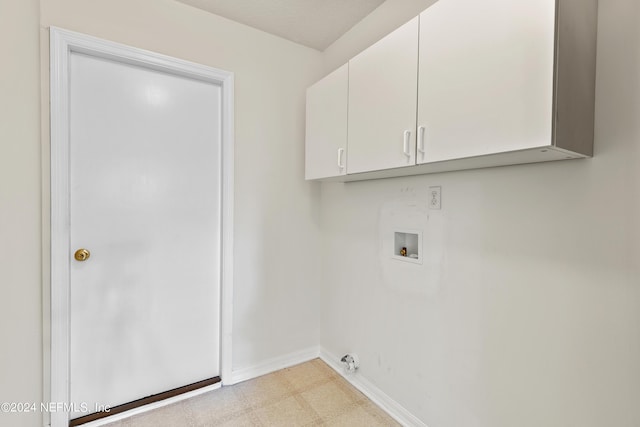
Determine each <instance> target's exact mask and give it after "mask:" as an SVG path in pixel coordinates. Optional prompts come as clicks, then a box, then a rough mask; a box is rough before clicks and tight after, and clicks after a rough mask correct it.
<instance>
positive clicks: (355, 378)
mask: <svg viewBox="0 0 640 427" xmlns="http://www.w3.org/2000/svg"><path fill="white" fill-rule="evenodd" d="M319 353H320V359H322V360H323V361H324V362H325V363H326V364H327V365H329V366H330V367H331V368H333V370H335V371H336V372H337V373H338V374H340V375H341V376H342V377H343V378H344V379H345V380H347V381H348V382H349V383H350V384H351V385H352V386H354V387H355V388H357V389H358V390H360V391H361V392H362V394H364V395H365V396H367V397H368V398H369V399H370V400H371V401H372V402H373V403H375V404H376V405H378V406H379V407H380V408H381V409H382V410H384V411H385V412H386V413H387V414H389V416H391V417H392V418H393V419H395V420H396V421H397V422H399V423H400V424H402V425H403V426H405V427H427V425H426V424H425V423H423V422H422V421H420V420H419V419H418V418H417V417H416V416H415V415H413V414H412V413H411V412H409V411H408V410H407V409H405V408H404V407H403V406H402V405H400V404H399V403H398V402H396V401H395V400H393V399H392V398H391V397H389V396H388V395H387V394H386V393H384V392H383V391H382V390H380V389H379V388H378V387H376V386H375V385H374V384H373V383H371V382H369V381H368V380H367V379H365V378H363V377H362V375H360V374H358V373H357V372H356V373H354V374H346V373H345V371H344V369H343V364H342V362H340V357H337V356H335V355H333V354H331V353H329V352H328V351H327V350H326V349H324V348H322V347H321V348H320V352H319Z"/></svg>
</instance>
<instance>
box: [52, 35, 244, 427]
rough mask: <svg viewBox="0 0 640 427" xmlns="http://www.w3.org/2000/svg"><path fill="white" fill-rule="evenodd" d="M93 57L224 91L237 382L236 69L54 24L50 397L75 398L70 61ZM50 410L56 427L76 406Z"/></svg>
mask: <svg viewBox="0 0 640 427" xmlns="http://www.w3.org/2000/svg"><path fill="white" fill-rule="evenodd" d="M72 52H77V53H83V54H88V55H91V56H95V57H100V58H106V59H111V60H115V61H118V62H122V63H126V64H131V65H136V66H141V67H145V68H149V69H153V70H157V71H164V72H168V73H170V74H174V75H179V76H183V77H187V78H192V79H197V80H200V81H205V82H210V83H213V84H216V85H218V86H219V87H220V88H221V97H222V98H221V123H220V124H221V134H220V137H221V145H222V146H221V169H222V170H221V174H220V177H221V185H220V187H221V188H220V200H221V212H220V213H221V248H220V254H221V260H220V266H221V268H220V270H221V271H220V292H221V295H220V343H219V348H220V377H221V380H222V384H223V385H224V384H226V383H228V382H230V381H231V373H232V367H231V355H232V353H231V344H232V342H231V340H232V334H231V332H232V328H231V321H232V319H233V317H232V308H233V200H234V193H233V188H234V183H233V163H234V161H233V158H234V152H233V147H234V132H233V129H234V127H233V126H234V119H233V112H234V105H233V98H234V96H233V91H234V75H233V73H232V72H228V71H223V70H219V69H215V68H212V67H208V66H204V65H200V64H196V63H193V62H188V61H184V60H181V59H177V58H172V57H170V56H166V55H162V54H159V53H155V52H150V51H147V50H143V49H139V48H135V47H131V46H127V45H123V44H120V43H115V42H111V41H108V40H103V39H100V38H96V37H93V36H88V35H85V34H81V33H76V32H73V31H68V30H64V29H61V28H57V27H51V28H50V61H51V62H50V84H51V93H50V95H51V116H50V119H51V175H50V176H51V187H50V192H51V193H50V194H51V211H50V215H51V216H50V220H51V223H50V224H51V260H50V261H51V307H50V309H51V313H50V315H51V353H50V355H51V368H50V380H51V383H50V387H51V390H50V391H51V394H50V398H51V399H50V400H51V402H65V403H71V404H73V402H70V401H69V399H70V394H69V393H70V387H69V374H70V366H69V363H70V362H69V355H70V348H69V345H70V309H71V306H70V298H69V297H70V271H69V270H70V261H71V253H70V250H71V248H70V246H69V236H70V215H69V200H70V197H69V196H70V195H69V188H70V187H69V185H70V179H69V87H70V80H69V78H70V75H69V60H70V56H71V53H72ZM62 409H63V410H62V411H55V412H52V413H51V426H52V427H67V426H68V425H69V411H68V410H67V409H66V408H62Z"/></svg>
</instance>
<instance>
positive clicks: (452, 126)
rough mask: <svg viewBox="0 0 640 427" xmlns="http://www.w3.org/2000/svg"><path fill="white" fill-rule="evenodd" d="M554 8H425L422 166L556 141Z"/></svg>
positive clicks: (547, 2)
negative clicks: (553, 116)
mask: <svg viewBox="0 0 640 427" xmlns="http://www.w3.org/2000/svg"><path fill="white" fill-rule="evenodd" d="M555 8H556V2H555V1H553V0H518V1H514V0H483V1H477V0H440V1H438V2H437V3H435V4H434V5H432V6H431V7H429V8H428V9H427V10H425V11H424V12H422V14H421V15H420V66H419V70H420V74H419V79H418V81H419V84H418V87H419V92H418V132H419V135H418V159H417V162H418V163H429V162H437V161H443V160H450V159H460V158H464V157H472V156H481V155H487V154H494V153H501V152H506V151H516V150H522V149H527V148H532V147H540V146H547V145H549V143H550V141H551V140H552V128H551V124H552V122H553V121H552V108H553V83H554V82H553V66H554V36H553V35H554V27H555V25H556V19H555ZM560 31H562V30H560Z"/></svg>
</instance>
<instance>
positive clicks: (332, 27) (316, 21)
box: [177, 0, 384, 51]
mask: <svg viewBox="0 0 640 427" xmlns="http://www.w3.org/2000/svg"><path fill="white" fill-rule="evenodd" d="M177 1H179V2H181V3H184V4H188V5H190V6H193V7H197V8H199V9H203V10H206V11H208V12H212V13H215V14H216V15H220V16H223V17H225V18H228V19H231V20H233V21H237V22H240V23H243V24H246V25H249V26H251V27H254V28H258V29H260V30H262V31H266V32H268V33H271V34H275V35H277V36H280V37H283V38H285V39H289V40H291V41H294V42H296V43H300V44H303V45H305V46H309V47H312V48H314V49H318V50H321V51H322V50H325V49H326V48H327V47H328V46H329V45H330V44H331V43H333V42H334V41H336V40H337V39H338V38H340V36H342V35H343V34H344V33H346V32H347V31H348V30H349V29H350V28H351V27H353V26H354V25H355V24H356V23H358V22H359V21H360V20H361V19H362V18H364V17H365V16H367V15H368V14H369V13H370V12H372V11H373V10H374V9H375V8H377V7H378V6H379V5H380V4H382V3H383V2H384V0H177Z"/></svg>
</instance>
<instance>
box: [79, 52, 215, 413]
mask: <svg viewBox="0 0 640 427" xmlns="http://www.w3.org/2000/svg"><path fill="white" fill-rule="evenodd" d="M69 67H70V76H71V77H70V95H69V96H70V98H69V102H70V124H69V126H70V152H69V155H70V241H69V245H70V247H69V250H70V253H71V254H72V259H71V266H70V277H71V282H70V293H71V296H70V304H71V308H70V368H69V369H70V400H71V402H85V403H87V404H88V406H89V410H88V412H93V411H92V408H93V405H95V404H98V405H109V406H112V407H113V406H116V405H120V404H124V403H127V402H130V401H134V400H137V399H140V398H143V397H146V396H149V395H153V394H158V393H161V392H164V391H168V390H170V389H174V388H177V387H181V386H185V385H188V384H192V383H194V382H198V381H201V380H204V379H209V378H212V377H216V376H218V375H219V353H220V349H219V341H220V332H219V322H220V320H219V317H220V315H219V313H220V208H221V206H220V191H221V190H220V176H221V174H220V172H221V163H220V161H221V158H220V156H221V148H220V145H221V136H220V129H221V121H220V117H221V116H220V114H221V90H220V87H219V86H217V85H215V84H211V83H207V82H204V81H200V80H196V79H190V78H186V77H181V76H178V75H172V74H169V73H165V72H160V71H155V70H152V69H149V68H143V67H141V66H134V65H128V64H125V63H120V62H116V61H114V60H108V59H102V58H98V57H95V56H88V55H84V54H80V53H76V52H72V53H71V59H70V65H69ZM81 248H85V249H87V250H88V251H89V252H90V257H89V258H88V259H87V260H85V261H77V260H75V259H74V257H73V253H74V252H75V251H76V250H78V249H81ZM82 415H87V413H81V412H76V413H73V414H71V418H76V417H78V416H82Z"/></svg>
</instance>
